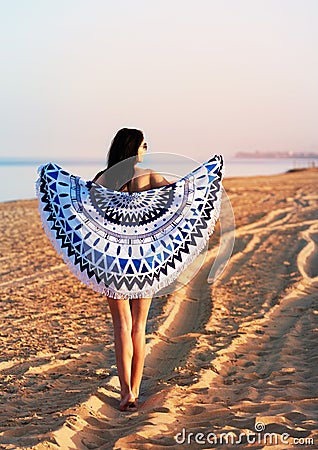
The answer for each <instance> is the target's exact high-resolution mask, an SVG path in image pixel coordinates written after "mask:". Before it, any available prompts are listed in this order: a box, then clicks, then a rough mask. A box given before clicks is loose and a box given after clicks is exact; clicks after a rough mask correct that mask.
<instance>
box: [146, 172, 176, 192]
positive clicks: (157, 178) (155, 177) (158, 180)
mask: <svg viewBox="0 0 318 450" xmlns="http://www.w3.org/2000/svg"><path fill="white" fill-rule="evenodd" d="M150 184H151V189H154V188H157V187H160V186H167V185H168V184H172V183H171V182H170V181H168V180H166V179H165V178H164V177H163V176H162V175H160V173H158V172H155V171H154V170H151V172H150Z"/></svg>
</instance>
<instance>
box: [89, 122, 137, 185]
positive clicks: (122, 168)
mask: <svg viewBox="0 0 318 450" xmlns="http://www.w3.org/2000/svg"><path fill="white" fill-rule="evenodd" d="M143 139H144V135H143V132H142V131H140V130H136V129H134V128H122V129H121V130H119V131H118V132H117V134H116V136H115V137H114V139H113V140H112V143H111V146H110V148H109V151H108V158H107V168H106V169H104V170H102V171H101V172H99V173H98V174H97V175H96V176H95V178H94V180H96V179H97V178H98V177H99V176H100V175H102V173H104V172H105V171H108V170H109V169H110V168H111V167H113V166H115V165H116V164H118V163H121V164H120V165H119V167H118V170H116V169H113V170H110V171H109V174H107V176H106V182H107V186H106V187H109V188H110V189H113V190H120V188H122V187H123V186H124V185H125V184H126V183H127V182H128V181H130V180H131V179H132V177H133V175H134V165H135V164H136V161H137V156H138V149H139V147H140V144H141V143H142V141H143ZM108 175H109V176H108Z"/></svg>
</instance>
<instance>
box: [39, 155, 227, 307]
mask: <svg viewBox="0 0 318 450" xmlns="http://www.w3.org/2000/svg"><path fill="white" fill-rule="evenodd" d="M222 166H223V159H222V156H220V155H216V156H214V157H213V158H211V159H210V160H208V161H207V162H205V163H204V164H202V165H200V166H199V167H197V168H196V169H195V170H193V171H192V172H191V173H189V174H188V175H186V176H185V177H183V178H181V179H180V180H178V181H176V182H174V183H172V184H170V185H166V186H161V187H158V188H155V189H150V190H147V191H142V192H133V193H130V192H122V191H115V190H111V189H109V188H106V187H103V186H101V185H99V184H97V183H95V182H92V181H86V180H84V179H82V178H80V177H78V176H75V175H72V174H71V173H69V172H67V171H65V170H63V169H62V168H61V167H59V166H58V165H56V164H53V163H48V164H45V165H43V166H41V167H39V178H38V180H37V195H38V199H39V210H40V214H41V219H42V223H43V227H44V230H45V232H46V234H47V236H48V237H49V239H50V240H51V242H52V243H53V245H54V248H55V249H56V250H57V252H58V253H59V254H60V255H61V256H62V257H63V259H64V261H65V262H66V263H67V264H68V266H69V268H70V269H71V270H72V272H73V273H74V274H75V275H76V276H77V277H78V278H79V279H80V280H81V281H83V282H84V283H85V284H86V285H88V286H89V287H91V288H92V289H94V290H95V291H97V292H101V293H103V294H105V295H107V296H109V297H113V298H117V299H119V298H126V299H128V298H141V297H151V296H153V295H154V294H156V293H157V292H158V291H159V290H160V289H162V288H163V287H166V286H168V285H169V284H171V283H172V282H173V281H175V280H176V279H177V277H178V276H179V275H180V273H181V272H182V271H183V270H184V269H185V268H186V267H187V266H188V265H189V264H190V263H191V262H192V261H193V260H194V259H195V258H196V257H197V255H198V254H199V253H200V251H201V250H202V249H203V248H204V247H205V245H206V244H207V241H208V239H209V236H210V235H211V234H212V233H213V230H214V226H215V223H216V221H217V219H218V217H219V213H220V204H221V193H222V185H221V181H222Z"/></svg>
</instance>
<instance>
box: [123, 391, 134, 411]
mask: <svg viewBox="0 0 318 450" xmlns="http://www.w3.org/2000/svg"><path fill="white" fill-rule="evenodd" d="M135 402H136V398H135V396H134V395H133V393H132V392H129V393H128V394H127V395H125V396H124V397H122V399H121V402H120V404H119V409H120V411H127V409H128V408H129V407H131V406H133V407H134V404H135ZM136 406H137V405H136Z"/></svg>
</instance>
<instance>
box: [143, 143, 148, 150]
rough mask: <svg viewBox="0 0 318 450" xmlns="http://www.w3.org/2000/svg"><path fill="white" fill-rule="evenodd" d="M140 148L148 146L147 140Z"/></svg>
mask: <svg viewBox="0 0 318 450" xmlns="http://www.w3.org/2000/svg"><path fill="white" fill-rule="evenodd" d="M142 148H144V149H145V150H147V148H148V144H147V142H145V143H144V144H143V146H142Z"/></svg>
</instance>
